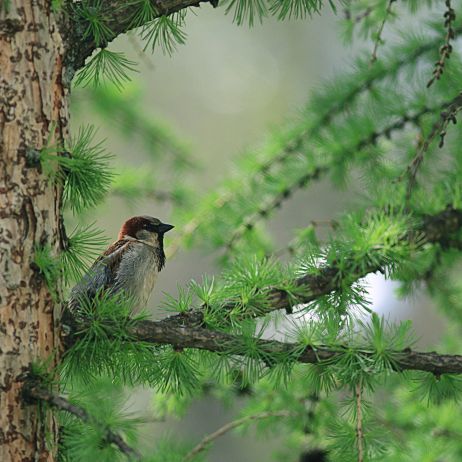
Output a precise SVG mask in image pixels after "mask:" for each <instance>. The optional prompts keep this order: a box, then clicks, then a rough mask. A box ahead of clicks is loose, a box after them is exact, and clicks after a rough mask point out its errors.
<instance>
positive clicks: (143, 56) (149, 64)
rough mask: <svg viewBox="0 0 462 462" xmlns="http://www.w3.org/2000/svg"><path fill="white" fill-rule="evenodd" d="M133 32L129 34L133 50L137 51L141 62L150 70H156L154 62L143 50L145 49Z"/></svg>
mask: <svg viewBox="0 0 462 462" xmlns="http://www.w3.org/2000/svg"><path fill="white" fill-rule="evenodd" d="M132 32H133V31H130V32H129V33H128V34H127V37H128V41H129V42H130V45H131V46H132V48H133V49H134V50H135V52H136V54H137V55H138V57H139V58H140V60H141V61H143V62H144V64H146V67H147V68H148V69H149V70H150V71H153V70H154V69H155V66H154V63H153V62H152V59H150V57H149V56H148V55H147V54H146V52H145V51H144V50H143V47H142V46H141V45H140V44H139V42H138V40H137V38H136V35H135V34H133V33H132Z"/></svg>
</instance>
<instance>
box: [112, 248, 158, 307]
mask: <svg viewBox="0 0 462 462" xmlns="http://www.w3.org/2000/svg"><path fill="white" fill-rule="evenodd" d="M158 259H159V257H158V256H157V254H156V252H155V251H154V249H152V248H151V247H150V246H147V245H145V244H142V243H139V244H136V245H133V246H132V248H131V249H130V251H129V252H127V254H126V255H125V256H124V258H123V259H122V261H121V262H120V268H119V271H118V274H117V288H118V289H119V290H124V291H125V292H127V293H128V294H130V295H132V296H134V297H135V299H136V302H137V303H136V304H137V309H143V308H145V306H146V303H147V301H148V299H149V297H150V295H151V292H152V290H153V289H154V286H155V283H156V280H157V275H158Z"/></svg>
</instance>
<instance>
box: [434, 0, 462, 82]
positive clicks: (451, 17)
mask: <svg viewBox="0 0 462 462" xmlns="http://www.w3.org/2000/svg"><path fill="white" fill-rule="evenodd" d="M444 3H445V5H446V11H445V12H444V27H445V28H446V29H447V32H446V36H445V38H444V44H443V45H442V46H441V48H440V58H439V59H438V61H436V63H435V69H433V77H432V78H431V79H430V80H429V81H428V83H427V88H429V87H430V86H431V85H433V83H434V82H435V80H439V79H440V78H441V76H442V75H443V72H444V66H445V65H446V60H447V59H449V58H450V57H451V53H452V45H451V40H454V39H455V38H456V33H455V30H454V28H453V27H452V26H453V23H454V21H455V20H456V12H455V11H454V8H452V6H451V0H446V1H445V2H444Z"/></svg>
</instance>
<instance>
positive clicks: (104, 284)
mask: <svg viewBox="0 0 462 462" xmlns="http://www.w3.org/2000/svg"><path fill="white" fill-rule="evenodd" d="M134 244H136V242H133V241H129V240H126V239H122V240H119V241H116V242H114V243H113V244H112V245H110V246H109V248H108V249H107V250H106V251H105V252H104V253H103V254H102V255H101V256H100V257H99V258H98V259H97V260H96V261H95V262H94V263H93V265H92V266H91V268H90V269H89V271H88V273H87V274H86V275H85V276H84V277H83V278H82V280H81V281H80V282H79V283H78V284H77V285H76V286H75V287H74V288H73V289H72V291H71V295H70V299H69V306H70V308H71V309H72V308H74V307H75V306H77V305H78V303H79V300H81V299H82V298H85V299H89V300H92V299H93V298H94V297H95V295H96V294H97V293H98V292H101V291H105V290H111V291H116V290H117V284H116V282H117V273H118V270H119V267H120V261H121V259H122V257H123V255H124V254H125V252H127V251H128V250H129V249H130V248H131V247H132V246H133V245H134Z"/></svg>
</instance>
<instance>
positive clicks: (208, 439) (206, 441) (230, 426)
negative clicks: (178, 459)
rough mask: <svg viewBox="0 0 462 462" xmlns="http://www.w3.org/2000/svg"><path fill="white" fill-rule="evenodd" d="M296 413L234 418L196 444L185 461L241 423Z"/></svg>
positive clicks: (187, 461)
mask: <svg viewBox="0 0 462 462" xmlns="http://www.w3.org/2000/svg"><path fill="white" fill-rule="evenodd" d="M293 415H295V413H294V412H291V411H273V412H261V413H260V414H254V415H249V416H246V417H242V418H241V419H236V420H233V421H232V422H228V423H227V424H225V425H223V426H222V427H220V428H219V429H218V430H216V431H214V432H213V433H210V434H209V435H207V436H206V437H205V438H204V439H203V440H202V441H201V442H200V443H199V444H197V445H196V446H194V448H193V449H191V451H189V452H188V453H187V454H186V456H185V457H184V459H183V462H189V461H191V460H193V459H194V457H196V456H197V454H199V453H201V452H202V451H204V450H205V449H207V446H208V445H209V444H210V443H211V442H212V441H214V440H216V439H217V438H219V437H220V436H223V435H224V434H225V433H228V432H229V431H231V430H233V429H234V428H236V427H240V426H241V425H243V424H245V423H247V422H249V421H251V420H262V419H267V418H269V417H290V416H293Z"/></svg>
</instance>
